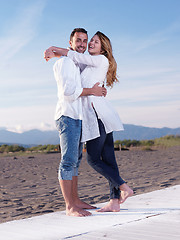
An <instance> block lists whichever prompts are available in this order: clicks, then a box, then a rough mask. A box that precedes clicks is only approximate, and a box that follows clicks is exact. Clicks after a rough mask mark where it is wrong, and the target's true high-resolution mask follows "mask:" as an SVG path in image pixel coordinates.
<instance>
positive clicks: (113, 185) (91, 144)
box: [86, 119, 125, 199]
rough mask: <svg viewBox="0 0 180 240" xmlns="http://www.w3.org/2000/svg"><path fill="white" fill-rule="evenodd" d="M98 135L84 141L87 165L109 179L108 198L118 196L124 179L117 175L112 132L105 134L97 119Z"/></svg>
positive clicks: (101, 124)
mask: <svg viewBox="0 0 180 240" xmlns="http://www.w3.org/2000/svg"><path fill="white" fill-rule="evenodd" d="M98 124H99V131H100V137H98V138H95V139H92V140H90V141H88V142H87V143H86V148H87V160H88V163H89V165H90V166H91V167H92V168H94V169H95V170H96V171H97V172H98V173H100V174H101V175H103V176H104V177H105V178H106V179H107V180H108V181H109V187H110V199H113V198H119V197H120V189H119V186H120V185H122V184H123V183H125V181H124V180H123V179H122V178H121V177H120V175H119V169H118V166H117V163H116V158H115V154H114V141H113V134H112V132H111V133H108V134H106V132H105V128H104V125H103V123H102V121H101V120H100V119H98Z"/></svg>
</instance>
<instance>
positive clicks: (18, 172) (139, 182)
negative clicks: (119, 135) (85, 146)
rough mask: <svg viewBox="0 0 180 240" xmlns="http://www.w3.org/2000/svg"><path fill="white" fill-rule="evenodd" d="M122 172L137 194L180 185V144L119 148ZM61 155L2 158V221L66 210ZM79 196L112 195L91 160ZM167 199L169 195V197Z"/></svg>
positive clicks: (88, 198) (83, 171) (91, 200)
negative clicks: (149, 148)
mask: <svg viewBox="0 0 180 240" xmlns="http://www.w3.org/2000/svg"><path fill="white" fill-rule="evenodd" d="M116 158H117V162H118V166H119V170H120V174H121V176H122V177H123V178H124V179H125V180H126V181H127V183H128V185H129V186H131V187H132V188H133V190H134V193H135V194H140V193H146V192H150V191H153V190H158V189H162V188H166V187H169V186H174V185H178V184H180V174H179V169H180V147H179V146H178V147H171V148H159V149H156V150H154V151H143V150H137V149H136V150H132V151H116ZM59 161H60V154H59V153H51V154H31V155H27V156H16V157H13V156H3V155H1V156H0V222H1V223H2V222H7V221H11V220H15V219H22V218H27V217H31V216H37V215H41V214H44V213H48V212H55V211H59V210H64V201H63V197H62V194H61V191H60V188H59V184H58V180H57V171H58V166H59ZM79 196H80V197H81V199H82V200H84V201H86V202H88V203H90V204H95V203H100V202H105V201H107V200H108V198H109V186H108V183H107V180H106V179H105V178H104V177H102V176H101V175H99V174H98V173H96V172H95V171H94V170H93V169H92V168H91V167H90V166H89V165H88V164H87V162H86V154H85V153H84V154H83V159H82V162H81V166H80V172H79ZM167 201H168V199H167Z"/></svg>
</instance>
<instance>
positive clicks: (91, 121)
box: [68, 51, 124, 142]
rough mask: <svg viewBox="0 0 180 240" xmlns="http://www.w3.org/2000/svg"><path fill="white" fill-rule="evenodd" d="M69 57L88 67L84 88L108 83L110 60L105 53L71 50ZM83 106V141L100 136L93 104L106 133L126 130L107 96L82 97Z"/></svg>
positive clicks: (82, 78)
mask: <svg viewBox="0 0 180 240" xmlns="http://www.w3.org/2000/svg"><path fill="white" fill-rule="evenodd" d="M68 57H69V58H71V59H72V60H73V61H74V62H75V63H76V64H77V63H81V64H82V63H83V64H85V65H87V66H86V68H85V69H84V70H83V71H82V73H81V83H82V87H83V88H91V87H93V85H94V84H95V83H97V82H100V83H101V85H102V84H103V83H104V84H105V85H106V74H107V71H108V68H109V61H108V59H107V58H106V57H105V56H104V55H98V56H91V55H85V54H82V53H78V52H75V51H69V52H68ZM81 98H82V106H83V121H82V139H81V141H82V142H85V141H88V140H91V139H94V138H97V137H99V136H100V133H99V127H98V122H97V117H96V114H95V111H94V109H93V107H92V104H93V106H94V108H95V110H96V113H97V115H98V118H100V119H101V121H102V122H103V124H104V127H105V131H106V133H110V132H112V131H120V130H124V128H123V125H122V122H121V120H120V118H119V115H118V113H117V112H116V111H115V110H114V109H113V107H112V105H111V104H110V102H109V101H108V100H107V99H106V98H105V97H97V96H88V97H81Z"/></svg>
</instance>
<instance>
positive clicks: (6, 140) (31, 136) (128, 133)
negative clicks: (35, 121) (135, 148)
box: [0, 124, 180, 146]
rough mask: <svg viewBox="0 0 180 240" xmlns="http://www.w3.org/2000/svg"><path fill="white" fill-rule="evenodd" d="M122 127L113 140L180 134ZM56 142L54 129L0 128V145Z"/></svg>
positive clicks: (173, 130)
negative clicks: (13, 130)
mask: <svg viewBox="0 0 180 240" xmlns="http://www.w3.org/2000/svg"><path fill="white" fill-rule="evenodd" d="M124 129H125V130H124V131H120V132H114V140H123V139H131V140H133V139H136V140H148V139H154V138H159V137H163V136H166V135H180V128H150V127H143V126H136V125H132V124H124ZM58 143H59V136H58V132H57V131H56V130H53V131H40V130H37V129H34V130H30V131H27V132H23V133H15V132H10V131H7V130H6V129H0V145H2V144H19V145H23V146H25V145H40V144H42V145H44V144H58Z"/></svg>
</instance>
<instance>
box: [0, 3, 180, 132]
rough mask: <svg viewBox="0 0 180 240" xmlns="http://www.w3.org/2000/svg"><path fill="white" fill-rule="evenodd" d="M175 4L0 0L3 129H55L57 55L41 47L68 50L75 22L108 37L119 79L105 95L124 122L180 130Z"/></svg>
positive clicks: (179, 34)
mask: <svg viewBox="0 0 180 240" xmlns="http://www.w3.org/2000/svg"><path fill="white" fill-rule="evenodd" d="M15 3H16V4H15ZM179 9H180V1H179V0H151V1H150V0H149V1H148V0H111V1H109V0H99V1H95V0H91V1H81V0H76V1H73V0H69V1H61V0H29V1H24V0H16V1H14V0H6V1H2V0H1V1H0V56H1V58H0V73H1V74H0V128H6V129H8V130H12V131H17V132H22V131H26V130H29V129H33V128H38V129H41V130H49V129H54V128H55V125H54V112H55V106H56V101H57V89H56V82H55V80H54V76H53V71H52V67H53V64H54V63H55V61H56V59H53V60H51V61H50V62H48V63H46V62H45V60H44V59H43V52H44V50H45V49H46V48H47V47H49V46H51V45H56V46H61V47H68V41H69V35H70V33H71V31H72V30H73V29H74V28H75V27H84V28H85V29H87V30H88V34H89V38H91V37H92V36H93V34H94V33H95V32H96V31H97V30H100V31H102V32H104V33H105V34H106V35H107V36H108V37H109V38H110V39H111V42H112V46H113V52H114V56H115V58H116V61H117V64H118V75H119V80H120V82H119V83H118V84H116V85H115V87H114V88H113V89H112V90H111V91H109V93H108V99H109V100H110V101H111V103H112V105H113V106H114V108H115V109H116V110H117V111H118V113H119V115H120V117H121V119H122V121H123V123H129V124H136V125H143V126H148V127H171V128H176V127H180V13H179Z"/></svg>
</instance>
